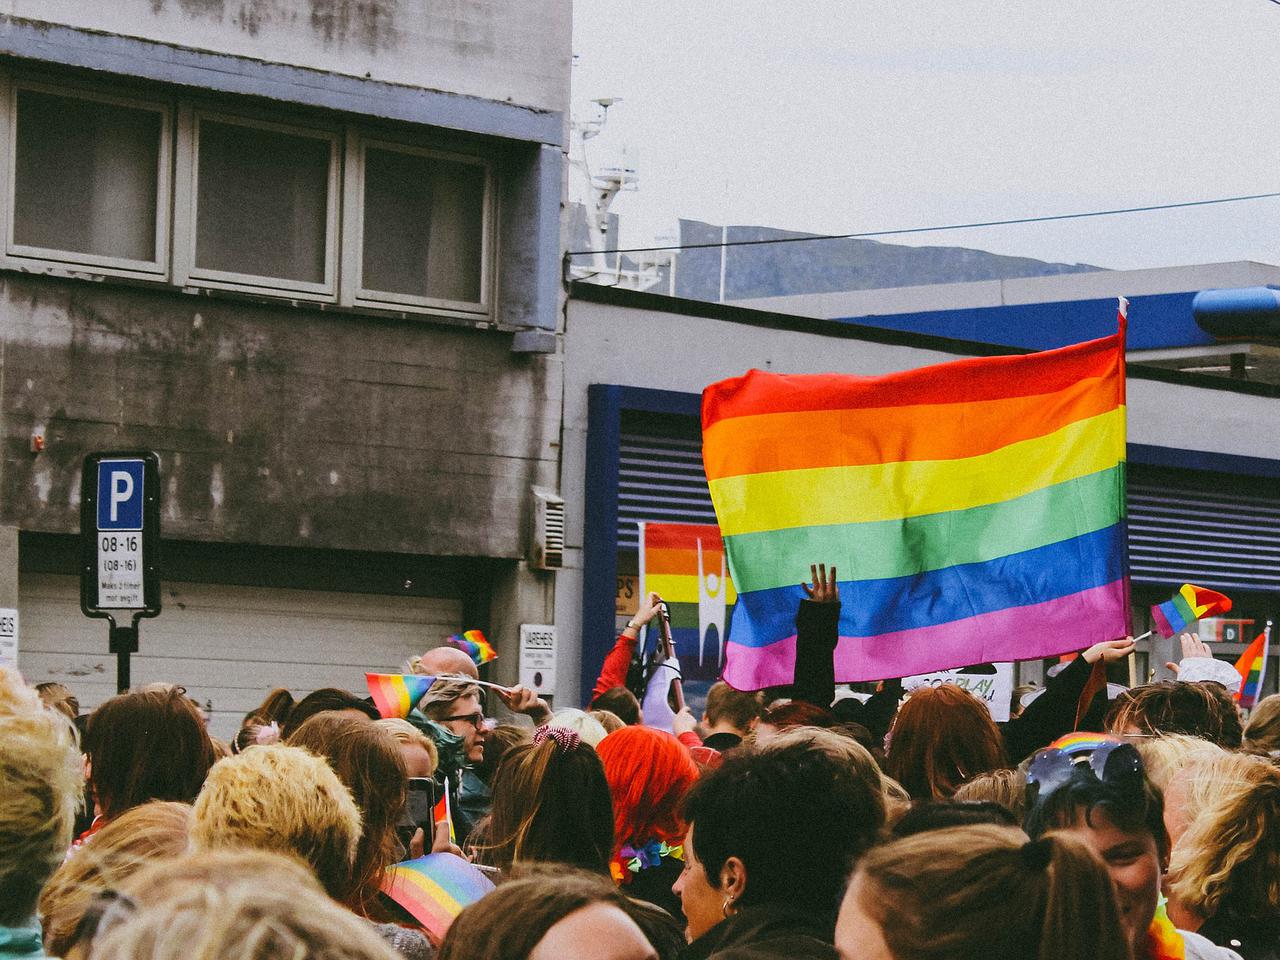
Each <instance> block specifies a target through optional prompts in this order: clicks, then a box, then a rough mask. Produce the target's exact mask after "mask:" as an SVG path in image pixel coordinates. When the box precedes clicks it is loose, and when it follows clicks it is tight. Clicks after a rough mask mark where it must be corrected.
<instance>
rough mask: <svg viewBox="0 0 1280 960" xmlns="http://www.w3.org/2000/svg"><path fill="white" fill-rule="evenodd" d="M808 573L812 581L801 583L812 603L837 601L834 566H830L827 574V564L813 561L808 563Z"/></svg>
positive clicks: (838, 598)
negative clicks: (829, 571)
mask: <svg viewBox="0 0 1280 960" xmlns="http://www.w3.org/2000/svg"><path fill="white" fill-rule="evenodd" d="M809 575H810V577H811V578H812V580H813V582H812V583H802V584H800V586H801V587H803V588H804V592H805V594H806V595H807V596H808V597H809V599H810V600H812V601H813V602H814V603H839V602H840V588H839V587H838V586H837V585H836V568H835V567H834V566H832V568H831V574H830V576H828V574H827V565H826V564H825V563H814V564H810V565H809Z"/></svg>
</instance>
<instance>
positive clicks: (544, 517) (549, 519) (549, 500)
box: [533, 490, 564, 570]
mask: <svg viewBox="0 0 1280 960" xmlns="http://www.w3.org/2000/svg"><path fill="white" fill-rule="evenodd" d="M533 497H534V502H535V505H536V506H535V509H534V512H533V565H534V566H535V567H537V568H538V569H539V570H559V569H560V568H561V567H563V566H564V500H563V499H562V498H560V497H557V496H556V495H555V494H554V493H548V492H547V491H545V490H534V492H533Z"/></svg>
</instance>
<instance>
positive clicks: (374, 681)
mask: <svg viewBox="0 0 1280 960" xmlns="http://www.w3.org/2000/svg"><path fill="white" fill-rule="evenodd" d="M364 682H365V683H366V684H367V685H368V687H369V696H370V697H372V698H373V705H374V706H375V707H377V708H378V714H379V715H380V716H383V717H389V718H394V717H398V718H400V719H401V720H403V719H405V718H406V717H408V716H409V712H410V711H411V710H412V709H413V708H414V707H416V706H417V705H418V703H419V702H420V701H421V700H422V698H423V697H425V696H426V695H427V691H428V690H430V689H431V684H433V683H435V682H436V678H435V677H424V676H419V675H418V674H416V673H366V674H365V675H364Z"/></svg>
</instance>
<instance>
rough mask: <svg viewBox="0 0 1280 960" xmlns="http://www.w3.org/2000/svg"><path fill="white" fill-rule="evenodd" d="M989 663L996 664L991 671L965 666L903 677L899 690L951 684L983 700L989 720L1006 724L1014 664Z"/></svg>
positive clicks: (1011, 697)
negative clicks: (989, 716)
mask: <svg viewBox="0 0 1280 960" xmlns="http://www.w3.org/2000/svg"><path fill="white" fill-rule="evenodd" d="M992 666H994V667H995V672H994V673H967V672H965V669H966V668H961V669H957V670H938V671H937V672H935V673H922V674H919V675H918V676H914V677H905V678H903V681H902V689H903V690H906V691H907V692H910V691H912V690H915V689H916V688H917V687H926V686H928V687H936V686H939V685H941V684H944V683H954V684H955V685H956V686H957V687H962V688H964V689H965V690H968V691H969V692H970V693H972V694H973V695H974V696H975V697H977V698H978V699H979V700H981V701H982V702H983V703H985V704H986V705H987V709H988V710H990V711H991V719H992V720H994V721H995V722H996V723H1005V722H1006V721H1007V720H1008V719H1009V701H1010V700H1011V699H1013V664H1012V663H996V664H992ZM967 669H974V668H967Z"/></svg>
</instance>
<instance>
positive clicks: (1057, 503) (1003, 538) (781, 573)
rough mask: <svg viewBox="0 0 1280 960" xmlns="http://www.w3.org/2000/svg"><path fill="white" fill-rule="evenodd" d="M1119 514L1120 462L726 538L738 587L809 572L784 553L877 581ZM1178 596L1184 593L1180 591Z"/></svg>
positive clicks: (1042, 541) (1003, 550) (1070, 533)
mask: <svg viewBox="0 0 1280 960" xmlns="http://www.w3.org/2000/svg"><path fill="white" fill-rule="evenodd" d="M1123 517H1124V464H1123V463H1120V464H1118V465H1116V466H1114V467H1111V468H1110V469H1107V470H1100V471H1098V472H1097V473H1091V474H1086V475H1085V476H1083V477H1077V478H1075V479H1072V480H1067V481H1064V482H1063V483H1057V484H1054V485H1053V486H1049V487H1044V488H1042V489H1040V490H1033V491H1032V492H1031V493H1028V494H1024V495H1023V496H1021V497H1015V498H1014V499H1012V500H1006V501H1004V502H1002V503H993V504H988V505H987V506H982V507H972V508H970V509H968V510H953V511H949V512H946V513H933V514H928V515H926V516H919V517H905V518H902V519H895V520H878V521H875V522H872V523H846V524H832V525H829V526H814V527H793V528H789V529H785V530H767V531H762V532H759V533H744V534H739V535H737V536H734V537H726V538H725V543H726V545H727V546H728V556H729V560H730V575H731V576H732V577H733V582H734V585H735V586H736V587H737V589H738V592H739V593H746V592H748V591H751V590H772V589H775V588H777V587H785V586H790V585H792V584H797V583H799V582H800V581H801V580H802V579H807V574H808V570H807V569H798V570H793V569H791V565H790V563H789V562H788V564H787V566H786V567H785V568H783V567H781V566H780V564H779V561H780V560H781V559H782V558H792V557H803V558H805V562H806V563H825V564H827V566H831V565H833V564H834V565H835V566H836V567H838V568H839V575H840V579H841V580H842V581H848V580H880V579H887V578H890V577H904V576H910V575H913V574H917V573H924V572H926V571H929V570H941V569H943V568H945V567H951V566H956V565H957V564H962V563H983V562H985V561H988V560H994V559H996V558H998V557H1004V556H1008V555H1010V554H1014V553H1021V552H1023V551H1025V550H1034V549H1035V548H1037V547H1043V546H1046V545H1048V544H1051V543H1060V542H1061V541H1063V540H1070V539H1071V538H1073V537H1078V536H1081V535H1083V534H1086V533H1092V532H1093V531H1095V530H1102V529H1104V528H1106V527H1109V526H1111V525H1112V524H1114V523H1117V522H1119V521H1120V520H1121V519H1123ZM1179 599H1181V598H1179Z"/></svg>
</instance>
